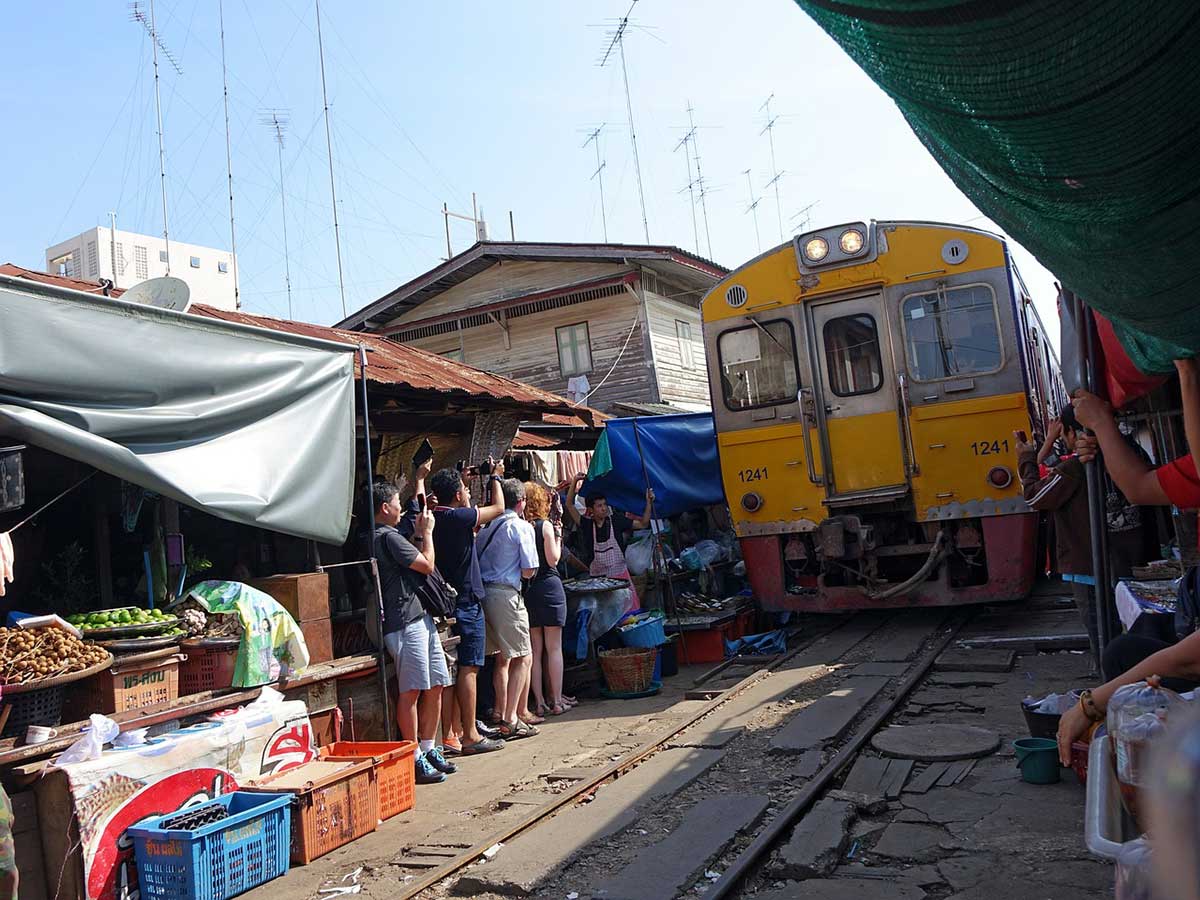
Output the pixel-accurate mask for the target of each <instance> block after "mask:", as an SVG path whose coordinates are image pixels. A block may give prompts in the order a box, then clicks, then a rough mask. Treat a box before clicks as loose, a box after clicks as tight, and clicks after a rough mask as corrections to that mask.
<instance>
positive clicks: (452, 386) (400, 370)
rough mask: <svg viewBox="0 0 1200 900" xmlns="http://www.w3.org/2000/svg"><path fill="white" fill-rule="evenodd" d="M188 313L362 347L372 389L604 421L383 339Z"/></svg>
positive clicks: (233, 315)
mask: <svg viewBox="0 0 1200 900" xmlns="http://www.w3.org/2000/svg"><path fill="white" fill-rule="evenodd" d="M192 311H193V312H194V313H196V314H197V315H201V316H208V317H210V318H213V319H223V320H225V321H229V322H242V323H245V324H248V325H257V326H260V327H262V328H270V329H273V330H276V331H282V332H286V333H289V334H299V335H308V336H310V337H318V338H326V339H329V340H334V341H343V342H346V343H353V344H362V345H364V346H365V347H366V348H367V380H368V381H369V382H372V383H375V384H382V385H391V386H397V387H404V388H409V389H412V390H414V391H420V392H433V393H437V394H444V395H450V396H454V395H458V396H462V397H467V398H474V399H478V400H486V401H487V402H488V405H489V406H495V405H511V406H513V407H516V408H520V409H525V410H529V411H535V412H538V411H542V412H545V413H547V414H549V413H553V414H557V415H562V416H571V417H578V418H579V419H582V420H583V423H584V424H586V425H587V426H590V427H595V426H597V425H599V424H600V423H601V422H602V421H603V420H604V418H605V416H604V414H603V413H600V412H598V411H596V410H594V409H591V408H590V407H586V406H575V405H574V404H572V403H570V402H569V401H567V400H565V399H563V398H562V397H560V396H558V395H557V394H552V393H550V392H549V391H543V390H541V389H540V388H536V387H533V386H532V385H528V384H523V383H521V382H519V381H513V380H512V379H511V378H505V377H504V376H502V375H495V374H492V373H491V372H484V371H483V370H481V369H476V368H473V367H471V366H468V365H466V364H465V363H460V362H456V361H454V360H451V359H446V358H445V357H443V356H438V355H437V354H436V353H429V352H427V351H425V350H420V349H418V348H417V347H413V346H411V345H408V344H400V343H397V342H396V341H391V340H388V339H387V338H383V337H376V336H374V335H369V334H363V333H361V332H357V331H345V330H342V329H338V328H328V327H325V326H322V325H312V324H309V323H307V322H293V321H289V320H287V319H275V318H271V317H270V316H259V315H251V314H249V313H245V312H233V311H231V310H226V309H216V308H214V307H211V306H204V305H202V304H196V305H194V306H193V307H192ZM357 365H358V363H357V362H356V363H355V366H356V367H357ZM356 372H357V369H356Z"/></svg>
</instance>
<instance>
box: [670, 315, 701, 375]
mask: <svg viewBox="0 0 1200 900" xmlns="http://www.w3.org/2000/svg"><path fill="white" fill-rule="evenodd" d="M675 337H677V338H678V339H679V364H680V366H682V367H683V368H685V369H694V368H696V357H695V354H694V353H693V352H692V325H691V323H690V322H681V321H680V320H679V319H676V320H675Z"/></svg>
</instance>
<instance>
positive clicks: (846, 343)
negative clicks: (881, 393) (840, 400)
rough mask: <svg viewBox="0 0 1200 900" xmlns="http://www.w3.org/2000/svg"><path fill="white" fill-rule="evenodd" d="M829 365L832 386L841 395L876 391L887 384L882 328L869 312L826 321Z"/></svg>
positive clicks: (826, 362)
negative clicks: (880, 344)
mask: <svg viewBox="0 0 1200 900" xmlns="http://www.w3.org/2000/svg"><path fill="white" fill-rule="evenodd" d="M824 336H825V367H826V368H827V369H828V370H829V382H830V384H829V386H830V387H831V388H833V392H834V393H835V394H837V395H838V396H839V397H853V396H855V395H856V394H870V393H873V392H875V391H877V390H879V388H880V387H881V386H882V385H883V363H882V361H881V360H880V357H879V331H878V330H877V329H876V327H875V319H874V318H873V317H872V316H869V315H866V314H865V313H864V314H862V315H857V316H842V317H840V318H837V319H830V320H829V321H828V322H826V323H825V328H824Z"/></svg>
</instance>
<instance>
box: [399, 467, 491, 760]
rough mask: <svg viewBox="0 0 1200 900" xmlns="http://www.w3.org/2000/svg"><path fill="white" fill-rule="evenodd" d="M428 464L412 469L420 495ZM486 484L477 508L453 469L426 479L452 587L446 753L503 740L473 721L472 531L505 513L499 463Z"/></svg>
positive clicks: (476, 657)
mask: <svg viewBox="0 0 1200 900" xmlns="http://www.w3.org/2000/svg"><path fill="white" fill-rule="evenodd" d="M429 469H430V465H429V464H428V463H427V464H426V465H424V466H422V467H421V468H419V469H418V470H417V477H416V493H417V495H418V496H419V495H421V494H424V493H425V477H426V476H427V475H428V474H429ZM493 472H494V474H492V475H491V476H490V477H489V478H488V480H487V484H486V491H487V493H488V494H489V495H490V499H491V502H490V503H489V504H488V505H487V506H481V507H479V508H478V509H476V508H475V507H473V506H471V495H470V493H469V492H468V491H467V487H466V485H465V484H463V480H462V475H460V474H459V472H458V470H457V469H442V470H440V471H439V472H438V473H437V474H435V475H434V476H433V477H432V478H430V479H429V491H430V493H429V497H428V502H429V503H430V504H436V505H435V506H434V507H433V518H434V521H435V522H436V523H437V528H436V529H435V530H434V533H433V544H434V549H435V550H436V551H437V559H438V571H439V572H441V573H442V577H443V578H445V579H446V581H448V582H449V583H450V584H451V585H452V586H453V587H454V589H455V590H456V591H458V604H457V606H456V608H455V611H454V619H455V624H454V633H455V634H456V635H458V638H459V643H458V674H457V677H456V680H455V683H454V690H453V691H452V692H447V693H446V694H445V695H444V700H443V704H442V730H443V732H444V734H443V736H442V742H443V745H444V746H445V748H446V751H447V752H448V753H455V752H458V753H463V754H466V755H471V754H474V753H487V752H489V751H492V750H499V749H501V748H502V747H503V746H504V742H503V741H498V740H492V739H489V738H488V737H487V736H486V735H482V734H480V732H479V729H478V727H477V726H476V724H475V698H476V681H477V677H478V675H479V669H480V667H481V666H482V665H483V657H484V647H485V632H484V621H483V599H484V591H483V581H482V579H481V578H480V577H479V557H478V556H477V555H476V553H475V529H476V528H478V527H480V526H483V525H487V524H488V523H489V522H491V521H493V520H495V519H497V518H499V517H500V516H501V515H503V514H504V493H503V491H502V490H501V488H500V480H501V479H500V476H502V475H503V474H504V464H503V463H497V464H496V467H495V469H494V470H493Z"/></svg>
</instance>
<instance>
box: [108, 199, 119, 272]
mask: <svg viewBox="0 0 1200 900" xmlns="http://www.w3.org/2000/svg"><path fill="white" fill-rule="evenodd" d="M108 221H109V223H110V225H109V240H108V254H109V256H110V257H111V259H112V272H113V277H112V282H113V287H119V286H120V285H118V284H117V214H116V213H115V212H110V213H109V214H108Z"/></svg>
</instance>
